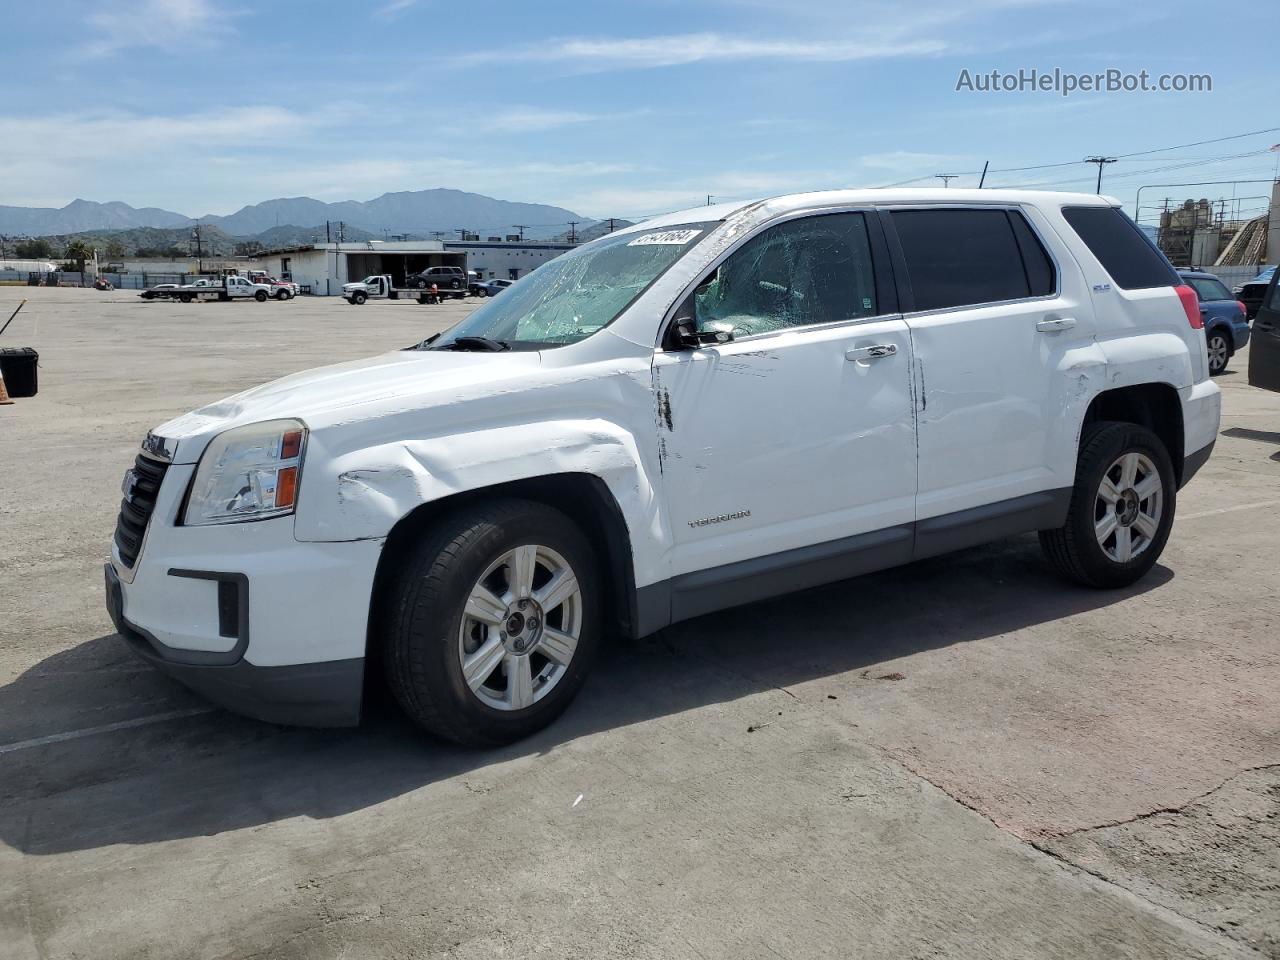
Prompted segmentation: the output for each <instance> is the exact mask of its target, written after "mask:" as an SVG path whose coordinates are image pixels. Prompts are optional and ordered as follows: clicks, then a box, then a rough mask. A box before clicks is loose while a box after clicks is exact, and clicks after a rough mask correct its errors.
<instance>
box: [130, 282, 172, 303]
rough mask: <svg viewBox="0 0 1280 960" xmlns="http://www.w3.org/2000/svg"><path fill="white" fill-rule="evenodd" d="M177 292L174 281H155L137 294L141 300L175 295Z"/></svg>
mask: <svg viewBox="0 0 1280 960" xmlns="http://www.w3.org/2000/svg"><path fill="white" fill-rule="evenodd" d="M177 292H178V284H176V283H157V284H156V285H155V286H151V287H147V289H145V290H143V291H142V292H141V293H139V294H138V296H140V297H141V298H142V299H143V300H155V299H156V298H157V297H159V298H160V299H166V298H168V297H172V296H176V295H177Z"/></svg>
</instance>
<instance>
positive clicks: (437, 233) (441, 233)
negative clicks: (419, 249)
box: [431, 230, 445, 240]
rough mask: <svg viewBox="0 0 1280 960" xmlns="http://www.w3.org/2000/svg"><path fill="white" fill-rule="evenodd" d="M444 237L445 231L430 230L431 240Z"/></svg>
mask: <svg viewBox="0 0 1280 960" xmlns="http://www.w3.org/2000/svg"><path fill="white" fill-rule="evenodd" d="M444 237H445V232H444V231H443V230H432V231H431V238H432V239H433V240H443V239H444Z"/></svg>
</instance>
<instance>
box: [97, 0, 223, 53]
mask: <svg viewBox="0 0 1280 960" xmlns="http://www.w3.org/2000/svg"><path fill="white" fill-rule="evenodd" d="M229 17H230V14H228V13H226V12H225V11H219V10H218V9H217V8H216V7H214V5H213V4H212V3H211V2H210V0H141V2H132V3H127V2H122V0H116V2H110V3H106V4H103V5H100V6H99V7H98V9H96V10H95V11H94V12H93V13H91V14H90V15H89V17H88V21H87V22H88V24H89V26H90V28H91V30H92V36H90V37H89V39H88V41H87V42H86V43H85V45H84V46H83V47H82V48H81V49H82V52H83V53H84V54H86V55H88V56H95V57H101V56H108V55H110V54H113V53H117V52H119V51H121V50H124V49H126V48H128V47H152V46H156V47H158V46H163V47H172V46H173V45H174V44H182V45H190V44H192V43H196V44H205V43H208V44H212V43H215V42H217V41H218V40H220V39H222V38H223V37H225V36H226V34H227V33H228V32H229V31H230V26H229V23H228V20H229Z"/></svg>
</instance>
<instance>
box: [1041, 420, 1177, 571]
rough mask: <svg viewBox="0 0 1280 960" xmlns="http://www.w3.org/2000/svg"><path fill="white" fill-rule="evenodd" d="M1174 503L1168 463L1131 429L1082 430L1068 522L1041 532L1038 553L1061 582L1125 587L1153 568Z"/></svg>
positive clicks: (1101, 426)
mask: <svg viewBox="0 0 1280 960" xmlns="http://www.w3.org/2000/svg"><path fill="white" fill-rule="evenodd" d="M1176 500H1177V484H1176V480H1175V478H1174V473H1173V462H1172V461H1171V460H1170V458H1169V453H1168V451H1167V450H1165V447H1164V444H1163V443H1162V442H1161V441H1160V438H1159V437H1157V436H1156V435H1155V434H1154V433H1152V432H1151V431H1150V430H1148V429H1146V428H1145V427H1140V426H1138V425H1137V424H1134V423H1095V424H1091V425H1090V426H1089V427H1087V428H1086V430H1085V434H1084V437H1083V438H1082V439H1081V442H1080V456H1079V459H1078V461H1077V463H1076V482H1075V487H1074V488H1073V490H1072V493H1071V506H1070V508H1069V509H1068V512H1067V522H1066V523H1065V524H1063V525H1062V526H1061V527H1060V528H1058V529H1057V530H1042V531H1040V546H1041V547H1042V548H1043V549H1044V552H1045V554H1046V555H1047V556H1048V558H1049V560H1050V562H1051V563H1052V564H1053V565H1054V567H1056V568H1057V569H1058V571H1059V572H1060V573H1062V574H1064V575H1065V576H1067V577H1069V578H1071V579H1072V580H1075V581H1076V582H1077V583H1082V584H1085V585H1086V586H1091V587H1103V588H1107V587H1124V586H1128V585H1129V584H1131V583H1133V582H1135V581H1136V580H1138V579H1140V578H1141V577H1143V576H1144V575H1145V574H1146V573H1147V571H1149V570H1150V569H1151V568H1152V567H1153V566H1155V563H1156V561H1157V560H1158V559H1159V558H1160V553H1161V551H1163V550H1164V545H1165V542H1166V541H1167V540H1168V539H1169V530H1170V528H1171V527H1172V526H1173V514H1174V508H1175V506H1176Z"/></svg>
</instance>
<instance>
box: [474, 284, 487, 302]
mask: <svg viewBox="0 0 1280 960" xmlns="http://www.w3.org/2000/svg"><path fill="white" fill-rule="evenodd" d="M488 295H489V291H488V290H486V289H485V288H484V287H480V288H479V289H477V290H476V296H477V297H479V298H480V299H482V300H483V299H484V298H485V297H487V296H488Z"/></svg>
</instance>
